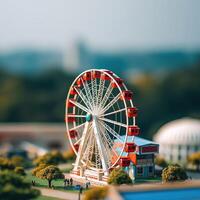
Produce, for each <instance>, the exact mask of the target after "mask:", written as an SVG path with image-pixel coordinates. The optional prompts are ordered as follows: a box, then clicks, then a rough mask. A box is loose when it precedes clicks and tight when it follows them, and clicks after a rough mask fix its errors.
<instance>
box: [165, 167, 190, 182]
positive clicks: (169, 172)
mask: <svg viewBox="0 0 200 200" xmlns="http://www.w3.org/2000/svg"><path fill="white" fill-rule="evenodd" d="M187 178H188V176H187V174H186V172H185V170H184V169H183V168H182V167H181V166H180V165H178V164H174V165H169V166H168V167H166V168H164V169H163V171H162V181H163V182H175V181H184V180H186V179H187Z"/></svg>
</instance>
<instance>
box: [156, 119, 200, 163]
mask: <svg viewBox="0 0 200 200" xmlns="http://www.w3.org/2000/svg"><path fill="white" fill-rule="evenodd" d="M154 140H155V141H156V142H157V143H159V144H160V152H159V154H160V155H161V156H162V157H164V158H165V159H166V160H167V161H168V162H172V163H179V164H182V165H187V157H188V156H189V155H190V154H192V153H194V152H197V151H200V120H198V119H191V118H183V119H178V120H175V121H172V122H169V123H167V124H165V125H164V126H162V127H161V128H160V129H159V130H158V132H157V133H156V135H155V137H154Z"/></svg>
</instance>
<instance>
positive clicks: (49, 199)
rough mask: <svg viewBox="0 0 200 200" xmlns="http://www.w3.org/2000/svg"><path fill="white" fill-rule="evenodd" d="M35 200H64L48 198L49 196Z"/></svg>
mask: <svg viewBox="0 0 200 200" xmlns="http://www.w3.org/2000/svg"><path fill="white" fill-rule="evenodd" d="M34 200H63V199H58V198H56V199H55V198H54V197H47V196H39V197H38V198H37V199H34Z"/></svg>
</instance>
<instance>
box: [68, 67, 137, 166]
mask: <svg viewBox="0 0 200 200" xmlns="http://www.w3.org/2000/svg"><path fill="white" fill-rule="evenodd" d="M93 71H100V72H101V73H102V72H103V73H105V74H106V75H107V76H109V77H110V78H111V80H112V81H114V82H115V83H116V85H117V88H118V90H119V94H122V89H121V87H120V86H119V85H118V83H117V82H116V80H115V78H116V77H118V78H119V76H117V75H116V74H115V73H113V74H112V75H110V74H109V73H107V72H106V71H105V69H90V70H86V71H84V72H82V73H81V74H79V75H78V76H77V77H76V78H75V80H74V81H73V83H72V84H71V86H70V89H69V92H68V95H67V99H66V100H67V101H68V100H69V99H70V91H71V89H72V87H73V86H75V85H76V82H77V80H78V79H79V78H81V77H82V76H83V75H84V74H85V73H86V72H93ZM123 87H124V89H125V90H127V87H126V85H125V83H123ZM79 96H80V95H79ZM122 98H123V103H124V108H123V110H124V111H125V113H126V125H125V124H124V125H125V127H126V133H125V138H124V141H123V148H122V150H121V152H120V153H119V154H118V158H117V159H116V161H115V162H114V163H113V164H111V165H110V166H109V168H111V167H113V166H115V165H116V164H117V162H118V161H119V159H120V157H121V156H122V154H123V150H124V148H125V145H126V141H127V136H128V134H127V132H128V130H127V128H128V126H129V121H128V114H127V103H126V100H125V99H124V97H123V96H122ZM129 102H130V104H131V106H133V102H132V100H129ZM79 106H80V105H79ZM88 111H89V112H91V110H90V109H89V108H88V107H87V110H85V112H86V113H87V112H88ZM114 112H116V111H114ZM119 112H120V111H119ZM65 113H66V115H68V108H67V106H66V111H65ZM104 116H105V114H104ZM80 117H84V116H80ZM102 117H103V115H102ZM100 119H101V117H100ZM101 120H102V119H101ZM104 120H105V118H104ZM84 124H85V123H82V124H80V125H78V126H82V125H84ZM134 125H135V118H134ZM73 126H74V127H73V128H72V129H75V128H76V127H78V126H75V124H73ZM66 129H67V135H68V138H69V141H70V145H71V147H72V149H73V151H74V152H75V154H76V155H78V151H77V150H76V149H75V147H74V144H75V143H76V142H77V141H76V142H75V143H73V142H72V139H71V138H70V135H69V131H70V130H71V129H69V123H67V122H66ZM80 139H81V137H80V138H79V140H80Z"/></svg>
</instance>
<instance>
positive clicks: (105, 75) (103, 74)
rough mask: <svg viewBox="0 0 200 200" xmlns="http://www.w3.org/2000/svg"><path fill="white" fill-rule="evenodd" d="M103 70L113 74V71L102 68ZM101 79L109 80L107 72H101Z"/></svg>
mask: <svg viewBox="0 0 200 200" xmlns="http://www.w3.org/2000/svg"><path fill="white" fill-rule="evenodd" d="M104 72H106V73H108V74H109V75H113V72H111V71H109V70H104ZM101 79H102V80H104V81H106V80H111V77H110V76H108V75H107V74H105V73H102V74H101Z"/></svg>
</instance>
